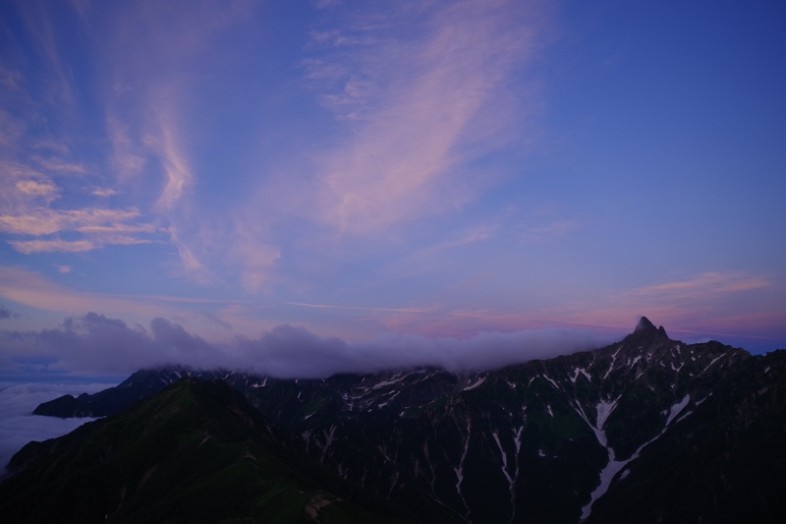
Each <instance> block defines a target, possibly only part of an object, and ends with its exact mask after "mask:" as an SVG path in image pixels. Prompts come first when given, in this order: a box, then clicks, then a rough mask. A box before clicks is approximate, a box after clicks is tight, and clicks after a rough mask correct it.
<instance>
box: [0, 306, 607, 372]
mask: <svg viewBox="0 0 786 524" xmlns="http://www.w3.org/2000/svg"><path fill="white" fill-rule="evenodd" d="M609 341H610V340H608V339H606V338H602V337H600V336H599V335H598V334H597V333H593V332H590V331H582V330H564V329H537V330H528V331H519V332H512V333H481V334H478V335H476V336H474V337H472V338H469V339H464V340H458V339H448V338H426V337H421V336H392V335H391V336H386V337H380V338H377V339H375V340H372V341H370V342H365V343H349V342H346V341H344V340H341V339H339V338H329V337H321V336H319V335H316V334H314V333H312V332H310V331H308V330H307V329H305V328H302V327H296V326H291V325H279V326H277V327H275V328H273V329H271V330H269V331H266V332H264V333H262V335H261V336H259V337H257V338H244V337H238V338H236V339H234V340H233V341H231V342H230V343H225V344H215V343H209V342H207V341H205V340H204V339H202V338H201V337H199V336H197V335H194V334H191V333H189V332H188V331H186V330H185V329H184V328H183V327H182V326H181V325H179V324H177V323H174V322H172V321H170V320H167V319H164V318H156V319H154V320H153V321H152V322H151V323H150V325H149V326H148V327H147V328H146V327H143V326H141V325H133V326H132V325H128V324H126V323H125V322H123V321H122V320H117V319H113V318H109V317H107V316H104V315H100V314H97V313H88V314H87V315H85V316H83V317H81V318H68V319H66V320H65V321H64V322H63V323H62V324H61V325H60V326H58V327H57V328H54V329H44V330H41V331H2V332H0V345H1V346H2V347H3V350H2V352H0V369H4V370H5V371H7V372H11V373H55V374H57V373H67V374H88V375H107V374H115V375H117V374H125V373H131V372H133V371H135V370H136V369H140V368H145V367H152V366H159V365H163V364H169V363H175V364H182V365H186V366H191V367H195V368H215V367H226V368H231V369H241V370H248V371H254V372H257V373H261V374H265V375H270V376H276V377H297V378H316V377H326V376H329V375H332V374H335V373H340V372H372V371H378V370H383V369H389V368H398V367H416V366H436V367H441V368H444V369H448V370H451V371H463V370H476V369H489V368H495V367H500V366H504V365H506V364H514V363H520V362H525V361H528V360H532V359H536V358H549V357H554V356H557V355H560V354H566V353H572V352H575V351H579V350H582V349H590V348H593V347H600V346H601V345H603V344H605V343H607V342H609Z"/></svg>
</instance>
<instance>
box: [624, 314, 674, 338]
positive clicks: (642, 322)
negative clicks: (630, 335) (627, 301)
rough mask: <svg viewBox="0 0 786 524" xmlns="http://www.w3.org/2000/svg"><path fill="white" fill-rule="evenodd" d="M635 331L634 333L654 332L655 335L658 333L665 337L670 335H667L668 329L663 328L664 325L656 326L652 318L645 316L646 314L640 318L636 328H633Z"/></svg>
mask: <svg viewBox="0 0 786 524" xmlns="http://www.w3.org/2000/svg"><path fill="white" fill-rule="evenodd" d="M633 332H634V333H648V334H653V335H654V334H656V333H657V334H659V335H663V336H664V337H667V338H668V335H666V330H665V329H663V326H659V327H657V328H656V327H655V324H653V323H652V322H650V319H648V318H647V317H644V316H643V317H641V318H640V319H639V323H638V324H636V329H635V330H633Z"/></svg>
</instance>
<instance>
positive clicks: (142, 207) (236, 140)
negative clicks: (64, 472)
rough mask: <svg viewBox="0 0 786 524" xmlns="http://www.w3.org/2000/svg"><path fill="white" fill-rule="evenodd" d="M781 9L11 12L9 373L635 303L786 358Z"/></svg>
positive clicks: (2, 153)
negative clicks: (783, 350) (125, 344)
mask: <svg viewBox="0 0 786 524" xmlns="http://www.w3.org/2000/svg"><path fill="white" fill-rule="evenodd" d="M784 14H786V8H784V7H783V6H781V5H780V4H779V3H777V2H745V3H740V2H718V1H713V2H709V1H706V2H705V1H696V2H671V1H667V2H657V3H645V2H623V1H597V2H569V1H564V2H562V1H558V2H539V1H510V2H506V1H483V2H472V1H467V2H422V1H418V2H383V1H365V2H350V1H346V2H344V1H329V0H322V1H312V2H305V1H304V2H261V1H260V2H256V1H225V2H208V1H203V2H193V1H189V2H185V1H183V2H178V1H172V2H152V1H151V2H122V3H121V2H96V1H90V0H72V1H71V2H65V1H63V2H55V1H51V2H47V1H42V2H26V1H20V2H11V1H3V2H1V3H0V15H1V16H0V20H2V22H0V129H2V131H1V132H0V133H1V134H0V240H1V241H2V242H0V305H1V307H2V309H0V317H2V318H0V329H2V330H3V344H2V345H3V348H2V349H0V366H2V367H3V368H4V369H6V370H9V371H13V370H15V369H26V370H29V371H30V370H33V368H35V367H36V366H38V367H39V368H41V367H43V368H46V369H53V370H66V371H68V370H71V371H78V370H82V371H84V370H89V371H92V372H96V373H101V372H107V373H114V372H119V371H124V370H125V369H126V368H129V367H132V366H134V365H143V364H145V363H149V362H151V361H152V360H156V359H162V358H164V357H167V356H169V357H172V356H177V358H180V359H181V360H186V361H188V360H189V358H191V357H189V355H192V356H193V355H195V354H196V353H194V352H195V351H196V352H197V353H198V352H199V351H200V350H199V349H198V348H202V349H204V351H207V352H210V351H212V349H205V348H208V347H209V348H221V349H220V351H221V352H223V353H232V354H239V353H243V351H244V350H243V349H242V348H244V347H247V346H249V345H251V346H253V345H255V344H257V345H259V344H262V345H263V346H264V344H265V343H269V342H270V340H279V339H280V338H281V337H286V336H294V335H293V334H295V335H297V336H295V339H298V340H300V342H301V343H305V342H304V341H303V340H302V337H306V339H308V340H312V342H314V344H315V347H318V346H320V344H322V345H325V344H326V345H327V346H329V347H334V345H332V343H333V342H340V343H341V344H347V345H348V346H347V347H349V348H350V350H352V348H357V347H360V346H363V347H364V348H366V349H365V350H364V352H362V354H363V358H371V359H373V358H374V355H375V354H376V353H374V352H375V351H386V349H380V348H387V350H389V351H397V350H396V349H393V350H391V349H390V348H397V347H400V345H401V344H402V342H401V341H402V340H407V341H409V342H408V343H406V344H404V345H405V346H407V347H408V348H409V349H408V351H417V349H414V348H422V347H426V346H427V347H428V348H430V349H429V350H428V351H431V353H429V354H431V355H433V354H434V352H437V353H439V352H440V351H446V350H445V349H444V348H445V347H446V346H445V344H446V343H447V342H446V341H451V340H455V341H456V344H458V345H459V346H461V347H464V348H469V347H475V346H474V345H473V342H472V341H479V340H486V341H488V340H492V339H494V340H498V338H495V337H509V336H513V335H514V334H520V335H521V339H520V340H521V344H522V348H523V345H524V343H525V342H526V341H530V342H531V341H532V340H535V339H537V340H541V339H543V337H544V336H545V335H544V334H545V333H559V335H558V336H556V338H557V339H560V340H562V339H563V338H564V337H563V335H564V333H565V331H566V330H572V331H573V332H574V334H575V337H574V339H575V340H579V339H581V340H595V338H593V337H599V338H603V337H607V338H614V337H615V336H619V335H623V334H625V333H626V332H628V331H630V330H631V329H632V327H633V326H635V324H636V320H637V318H638V316H640V315H647V316H649V317H650V318H651V319H652V320H653V321H654V322H656V323H658V324H663V325H664V326H665V327H666V328H667V329H668V330H669V333H670V334H671V335H672V336H673V337H675V338H681V339H683V340H687V341H693V340H703V339H707V338H715V339H719V340H722V341H724V342H728V343H732V344H735V345H740V346H743V347H746V348H748V349H751V350H753V351H756V352H761V351H767V350H771V349H775V348H777V347H784V346H786V243H784V242H783V233H782V229H783V226H784V224H786V206H784V205H783V202H782V200H783V195H784V194H785V193H786V187H785V186H786V181H784V180H786V179H785V178H784V176H783V175H784V172H786V169H784V168H786V155H785V154H784V148H783V143H784V138H785V137H786V98H785V97H783V93H784V92H786V67H784V66H786V36H784V32H783V31H782V28H781V25H782V24H781V23H780V22H781V21H782V20H783V18H784ZM282 326H283V327H282ZM117 330H120V331H117ZM113 334H114V335H113ZM167 334H168V335H167ZM175 334H176V335H177V336H175ZM112 336H117V337H120V339H123V340H125V339H124V338H123V337H126V336H127V337H129V338H128V340H129V341H131V340H135V341H136V342H134V343H135V344H137V345H141V346H145V345H147V346H146V347H148V350H149V353H148V354H147V355H148V356H147V357H145V358H141V359H135V358H134V356H133V355H134V351H135V350H134V349H133V348H134V347H137V346H133V344H132V343H131V342H129V344H132V345H131V346H129V348H128V350H127V351H126V350H124V349H122V348H121V349H117V350H114V349H112V348H111V347H112V345H113V344H112V342H111V340H112V338H111V337H112ZM91 337H92V338H91ZM134 337H137V338H134ZM277 337H278V338H277ZM298 337H301V338H298ZM309 337H311V338H309ZM55 339H56V340H58V344H60V345H59V346H57V347H55V345H54V343H53V342H51V340H55ZM46 340H49V341H50V342H45V341H46ZM67 340H70V341H71V342H67ZM413 340H417V341H418V342H417V343H412V341H413ZM97 341H100V343H98V342H97ZM265 341H267V342H265ZM386 344H387V345H386ZM397 344H399V346H397ZM407 344H409V345H407ZM462 344H464V345H463V346H462ZM116 345H117V344H116ZM579 345H580V344H579ZM120 346H122V344H120ZM132 346H133V347H132ZM568 346H569V347H571V348H573V347H574V346H575V347H578V346H577V345H575V344H574V345H573V346H571V345H568ZM568 346H565V345H564V344H563V345H561V346H560V348H561V350H564V348H565V347H568ZM58 347H59V348H61V349H58ZM71 347H74V348H76V349H74V350H73V355H72V357H67V356H66V353H68V352H69V351H71V350H70V349H68V348H71ZM282 347H287V348H288V347H290V346H289V345H286V344H285V345H284V346H282ZM320 347H321V346H320ZM372 347H373V348H376V349H374V350H371V349H368V348H372ZM80 348H81V349H80ZM86 348H87V349H86ZM194 348H197V349H194ZM440 348H441V349H440ZM140 351H141V350H140ZM282 351H283V350H282ZM315 351H317V350H316V349H315ZM342 351H343V350H342ZM348 351H349V350H348ZM423 351H426V350H423ZM461 351H464V350H461ZM505 351H507V350H505ZM521 351H522V352H523V353H522V354H527V349H526V348H523V349H521ZM350 352H351V351H350ZM99 353H100V356H96V355H98V354H99ZM503 353H504V351H503ZM265 354H266V353H264V352H263V353H260V355H265ZM328 354H332V353H330V352H328ZM531 354H533V355H534V354H539V353H538V352H537V351H534V352H532V353H531ZM342 355H343V353H342ZM193 358H196V359H197V360H198V358H197V357H193ZM260 358H262V357H260ZM151 359H152V360H151ZM382 360H384V359H382ZM437 360H439V359H438V358H437ZM87 362H93V363H95V362H99V363H100V362H103V363H104V364H98V365H88V364H87ZM386 362H387V361H386ZM88 368H89V369H88Z"/></svg>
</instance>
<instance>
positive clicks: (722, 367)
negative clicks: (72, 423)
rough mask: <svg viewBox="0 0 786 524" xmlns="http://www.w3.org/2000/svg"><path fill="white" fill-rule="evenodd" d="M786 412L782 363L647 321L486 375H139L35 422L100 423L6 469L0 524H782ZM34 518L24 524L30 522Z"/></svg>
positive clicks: (38, 448) (69, 399)
mask: <svg viewBox="0 0 786 524" xmlns="http://www.w3.org/2000/svg"><path fill="white" fill-rule="evenodd" d="M785 397H786V351H784V350H778V351H774V352H771V353H768V354H766V355H761V356H754V355H751V354H749V353H747V352H746V351H744V350H742V349H737V348H732V347H730V346H726V345H724V344H721V343H719V342H715V341H710V342H706V343H697V344H685V343H683V342H680V341H676V340H672V339H670V338H669V337H668V335H667V333H666V331H665V330H664V329H663V328H662V327H660V328H657V327H655V326H654V325H653V324H652V323H651V322H650V321H649V320H648V319H646V318H642V319H641V320H640V322H639V324H638V325H637V327H636V329H635V331H634V332H632V333H631V334H630V335H628V336H627V337H625V338H624V339H623V340H621V341H619V342H617V343H615V344H611V345H609V346H607V347H604V348H600V349H597V350H593V351H585V352H579V353H574V354H571V355H565V356H560V357H557V358H553V359H549V360H533V361H530V362H526V363H523V364H517V365H513V366H508V367H504V368H500V369H495V370H486V371H476V372H466V373H451V372H447V371H444V370H441V369H433V368H419V369H398V370H388V371H385V372H378V373H370V374H339V375H334V376H332V377H329V378H325V379H309V380H303V379H300V380H298V379H280V378H272V377H262V376H258V375H255V374H253V373H246V372H242V371H231V370H193V369H188V368H184V367H178V366H169V367H162V368H157V369H148V370H141V371H138V372H136V373H134V374H133V375H131V376H130V377H129V378H128V379H127V380H126V381H124V382H123V383H121V384H119V385H118V386H116V387H114V388H109V389H107V390H104V391H101V392H99V393H96V394H93V395H81V396H79V397H73V396H68V395H67V396H64V397H60V398H58V399H54V400H52V401H50V402H47V403H44V404H41V405H40V406H38V408H36V411H35V412H36V413H37V414H41V415H48V416H59V417H69V416H100V417H106V418H103V419H101V420H98V421H95V422H92V423H89V424H86V425H85V426H82V427H81V428H79V429H78V430H76V431H75V432H73V433H71V434H69V435H66V436H64V437H60V438H58V439H53V440H49V441H46V442H42V443H38V442H33V443H30V444H28V445H27V446H26V447H25V448H23V449H22V450H20V452H19V453H17V454H16V455H15V456H14V457H13V459H12V460H11V462H10V463H9V470H10V471H11V473H12V475H11V476H10V478H8V479H7V480H5V481H4V482H2V483H0V513H2V514H4V515H14V516H15V517H16V518H15V519H14V521H41V520H62V518H63V515H67V516H68V519H67V520H79V521H83V522H91V521H98V520H102V521H112V522H136V521H146V522H147V521H150V520H153V521H155V520H158V521H162V522H176V521H183V522H185V521H189V522H195V521H204V522H217V521H227V522H257V521H258V522H271V521H281V522H296V521H305V522H424V521H436V522H475V523H486V522H489V523H492V522H535V523H537V522H543V523H563V522H564V523H577V522H587V523H595V522H652V523H656V522H740V521H747V522H780V521H781V518H782V516H783V515H786V498H784V497H783V494H784V493H786V447H784V443H785V442H786V398H785ZM42 501H43V502H42ZM183 507H186V508H189V510H188V511H185V512H184V510H182V509H178V508H183ZM202 507H204V508H205V509H204V510H203V509H202ZM31 508H33V509H34V510H35V513H34V515H36V517H35V518H33V517H30V518H29V519H26V517H25V516H26V515H29V514H31V513H29V511H31ZM58 516H59V517H60V518H58Z"/></svg>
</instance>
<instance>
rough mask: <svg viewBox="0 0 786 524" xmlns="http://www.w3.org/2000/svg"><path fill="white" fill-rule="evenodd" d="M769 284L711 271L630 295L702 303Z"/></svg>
mask: <svg viewBox="0 0 786 524" xmlns="http://www.w3.org/2000/svg"><path fill="white" fill-rule="evenodd" d="M769 285H770V282H769V281H768V280H767V279H766V278H763V277H760V276H755V275H749V274H745V273H738V272H720V271H713V272H707V273H701V274H698V275H694V276H692V277H690V278H686V279H681V280H673V281H670V282H662V283H659V284H654V285H650V286H644V287H640V288H637V289H635V290H633V291H632V292H631V294H632V295H634V296H637V297H643V298H651V299H656V300H657V299H666V300H669V301H671V302H674V303H676V302H679V301H680V300H685V299H696V300H699V299H701V300H706V299H712V298H715V297H718V296H722V295H727V294H730V293H740V292H745V291H753V290H756V289H763V288H766V287H768V286H769Z"/></svg>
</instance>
